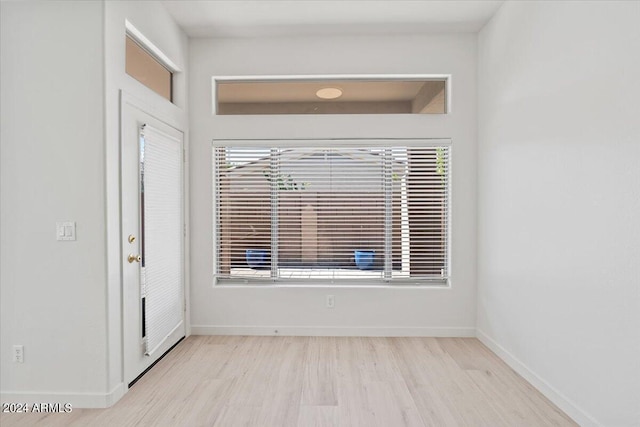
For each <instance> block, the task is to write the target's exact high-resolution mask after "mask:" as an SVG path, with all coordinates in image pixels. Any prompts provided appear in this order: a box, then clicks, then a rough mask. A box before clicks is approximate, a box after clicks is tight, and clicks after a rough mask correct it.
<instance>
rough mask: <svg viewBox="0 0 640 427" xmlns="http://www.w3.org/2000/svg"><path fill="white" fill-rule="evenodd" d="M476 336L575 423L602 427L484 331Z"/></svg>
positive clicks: (588, 426) (586, 426) (479, 331)
mask: <svg viewBox="0 0 640 427" xmlns="http://www.w3.org/2000/svg"><path fill="white" fill-rule="evenodd" d="M476 336H477V338H478V339H479V340H480V342H482V343H483V344H484V345H486V346H487V347H489V349H490V350H491V351H493V352H494V353H495V354H496V355H497V356H498V357H499V358H500V359H502V360H503V361H504V362H505V363H506V364H507V365H509V366H510V367H511V368H512V369H513V370H514V371H516V372H517V373H518V374H520V375H521V376H522V377H523V378H524V379H525V380H527V381H528V382H529V383H530V384H531V385H533V386H534V387H535V388H536V389H538V391H539V392H540V393H542V394H543V395H544V396H545V397H546V398H547V399H549V400H550V401H551V402H553V403H554V404H555V405H556V406H558V407H559V408H560V409H561V410H563V411H564V412H565V413H566V414H567V415H568V416H569V417H571V418H572V419H573V420H574V421H575V422H577V423H578V424H580V425H581V426H582V427H602V424H600V423H599V422H598V421H596V420H595V419H594V418H593V417H592V416H591V415H589V414H588V413H587V412H586V411H585V410H584V409H582V408H580V407H579V406H578V405H576V404H575V403H574V402H573V401H571V400H570V399H568V398H567V397H566V396H564V395H563V394H562V393H560V392H559V391H558V390H556V388H555V387H553V386H552V385H551V384H549V383H548V382H547V381H545V380H544V379H543V378H542V377H541V376H540V375H538V374H536V373H535V372H534V371H533V370H531V369H530V368H529V367H528V366H527V365H525V364H524V363H523V362H522V361H520V360H519V359H518V358H517V357H515V356H514V355H513V354H511V353H510V352H509V351H508V350H506V349H505V348H504V347H502V346H501V345H500V344H498V343H497V342H496V341H494V340H493V338H491V337H489V336H488V335H487V334H486V333H484V332H483V331H482V330H480V329H477V330H476Z"/></svg>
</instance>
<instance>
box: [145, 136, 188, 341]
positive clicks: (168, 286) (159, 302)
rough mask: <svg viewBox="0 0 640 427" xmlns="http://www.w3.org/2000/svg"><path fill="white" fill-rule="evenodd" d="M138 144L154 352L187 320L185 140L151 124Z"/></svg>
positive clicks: (148, 321) (149, 336)
mask: <svg viewBox="0 0 640 427" xmlns="http://www.w3.org/2000/svg"><path fill="white" fill-rule="evenodd" d="M140 144H141V147H140V148H141V150H140V161H141V165H140V172H141V178H142V180H141V190H142V191H141V205H142V215H143V217H142V227H143V228H142V242H143V252H142V263H143V264H142V265H143V267H142V282H143V285H144V289H145V293H146V297H145V311H144V315H145V328H146V337H145V345H146V354H153V353H154V352H155V351H156V349H158V348H159V347H160V345H161V344H162V343H163V342H164V341H165V339H166V338H167V337H168V336H169V335H171V333H172V332H173V331H174V330H175V329H176V328H178V327H179V326H180V325H181V323H182V320H183V301H184V297H183V295H182V289H183V286H182V283H183V272H182V258H183V245H182V237H183V235H182V234H183V231H182V227H183V226H182V224H183V219H182V140H179V139H175V138H173V137H171V136H169V135H167V134H165V133H163V132H161V131H159V130H156V129H154V128H152V127H150V126H148V125H147V126H145V127H144V129H143V131H142V134H141V141H140Z"/></svg>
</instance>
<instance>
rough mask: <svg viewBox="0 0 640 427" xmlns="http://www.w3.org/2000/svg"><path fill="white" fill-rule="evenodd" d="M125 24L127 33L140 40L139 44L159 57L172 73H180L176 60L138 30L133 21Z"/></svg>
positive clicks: (137, 40) (127, 21) (161, 62)
mask: <svg viewBox="0 0 640 427" xmlns="http://www.w3.org/2000/svg"><path fill="white" fill-rule="evenodd" d="M124 26H125V29H126V33H127V35H128V36H129V37H131V38H132V39H134V40H135V41H136V42H138V44H140V45H141V46H142V47H143V48H144V49H145V50H147V51H148V52H149V53H150V54H151V56H153V57H155V59H157V60H158V61H159V62H160V64H162V65H163V66H164V67H165V68H167V69H168V70H169V71H171V72H172V73H179V72H181V71H182V70H181V69H180V67H178V66H177V65H176V63H175V62H173V61H172V60H171V59H169V57H168V56H167V55H165V54H164V52H163V51H162V50H160V48H159V47H158V46H156V45H155V44H153V42H151V40H149V39H148V38H147V37H145V35H144V34H142V32H141V31H140V30H138V29H137V28H136V27H135V26H134V25H133V24H132V23H131V22H129V20H125V21H124Z"/></svg>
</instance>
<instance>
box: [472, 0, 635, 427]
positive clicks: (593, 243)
mask: <svg viewBox="0 0 640 427" xmlns="http://www.w3.org/2000/svg"><path fill="white" fill-rule="evenodd" d="M638 22H640V3H638V2H622V3H615V2H602V3H597V2H507V3H505V4H504V5H503V7H502V8H501V9H500V10H499V11H498V13H497V14H496V16H494V17H493V19H492V20H491V22H490V23H489V24H488V25H487V26H486V27H485V28H484V29H483V30H482V32H481V33H480V37H479V79H478V80H479V108H478V112H479V173H478V176H479V186H478V188H479V190H478V199H479V202H480V203H479V237H478V242H479V244H478V248H479V249H478V255H479V259H478V266H479V268H478V280H479V285H478V286H479V289H478V293H479V295H478V329H479V336H480V337H481V339H482V340H483V341H484V342H486V343H487V344H489V345H490V346H491V347H492V348H493V349H494V350H496V351H497V352H498V353H499V354H500V355H501V356H502V357H503V358H505V359H506V360H507V361H508V362H510V363H511V364H512V366H514V367H515V368H516V369H517V370H519V371H520V372H521V373H522V374H523V375H525V376H526V377H527V378H528V379H529V380H530V381H532V382H533V384H534V385H536V386H537V387H539V388H541V389H542V390H544V391H545V392H546V394H547V396H549V397H551V398H552V399H553V400H554V401H555V402H556V403H557V404H559V405H560V406H561V407H562V408H563V409H564V410H565V411H567V412H568V413H569V414H570V415H571V416H573V417H574V419H576V420H577V421H578V422H580V423H581V424H582V425H585V426H586V425H597V424H601V425H606V426H632V425H634V426H637V425H640V414H639V410H640V291H639V287H640V220H639V218H640V114H639V111H640V110H639V109H638V99H639V98H640V83H639V80H638V76H639V75H640V53H639V52H640V26H639V25H638Z"/></svg>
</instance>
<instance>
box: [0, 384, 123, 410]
mask: <svg viewBox="0 0 640 427" xmlns="http://www.w3.org/2000/svg"><path fill="white" fill-rule="evenodd" d="M126 391H127V387H126V386H125V385H124V383H120V384H118V385H117V386H116V387H115V388H114V389H113V390H111V391H110V392H109V393H57V392H35V391H33V392H31V391H28V392H25V391H8V392H4V391H3V392H2V393H0V399H2V401H3V402H23V403H35V402H46V403H54V404H55V403H61V404H64V403H70V404H71V406H72V407H73V409H77V408H108V407H110V406H113V405H114V404H115V403H116V402H117V401H118V400H120V398H122V396H124V394H125V392H126Z"/></svg>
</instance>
